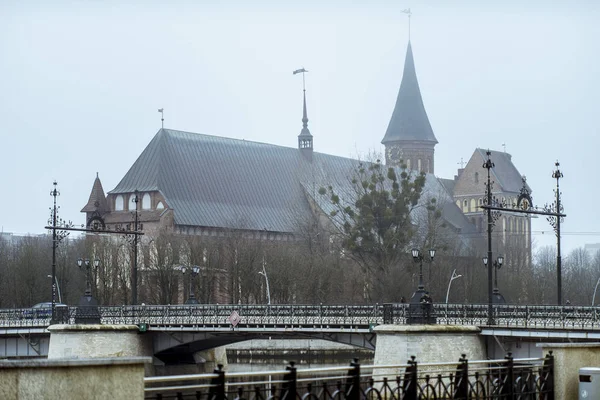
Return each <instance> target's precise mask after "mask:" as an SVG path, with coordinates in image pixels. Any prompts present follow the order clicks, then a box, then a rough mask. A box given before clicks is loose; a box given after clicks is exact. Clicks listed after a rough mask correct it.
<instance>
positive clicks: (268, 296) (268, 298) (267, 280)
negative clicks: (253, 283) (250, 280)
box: [258, 263, 271, 305]
mask: <svg viewBox="0 0 600 400" xmlns="http://www.w3.org/2000/svg"><path fill="white" fill-rule="evenodd" d="M262 268H263V269H262V271H258V273H259V274H261V275H262V276H264V277H265V283H266V285H267V304H268V305H271V289H269V276H268V275H267V270H266V269H265V264H264V263H263V266H262Z"/></svg>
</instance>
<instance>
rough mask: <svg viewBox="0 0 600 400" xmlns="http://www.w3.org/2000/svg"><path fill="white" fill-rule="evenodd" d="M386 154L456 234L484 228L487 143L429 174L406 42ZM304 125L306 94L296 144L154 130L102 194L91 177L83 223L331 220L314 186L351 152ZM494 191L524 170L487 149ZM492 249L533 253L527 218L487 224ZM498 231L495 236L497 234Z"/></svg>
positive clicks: (512, 189)
mask: <svg viewBox="0 0 600 400" xmlns="http://www.w3.org/2000/svg"><path fill="white" fill-rule="evenodd" d="M382 144H383V145H384V146H385V163H386V165H389V166H400V165H403V166H405V167H406V168H407V169H408V170H411V171H417V172H424V173H426V186H425V191H424V192H425V193H431V194H432V195H434V196H435V197H436V199H437V200H438V204H439V206H440V207H441V209H442V218H443V219H444V221H445V222H446V223H447V225H448V226H450V227H451V228H452V229H453V230H454V231H455V232H456V233H459V234H461V235H462V236H463V237H470V238H473V237H479V238H481V237H483V236H484V234H485V230H486V220H485V216H484V213H483V210H482V209H481V208H479V206H480V205H482V204H483V201H484V200H483V199H484V197H485V185H484V183H485V182H486V179H487V170H486V169H484V168H483V167H482V165H483V163H484V162H485V160H486V151H485V150H483V149H475V150H474V151H473V153H472V156H471V158H470V160H469V161H468V162H467V164H466V166H465V167H464V168H461V169H459V170H458V173H457V175H456V176H454V178H453V179H444V178H438V177H436V176H435V146H436V145H437V144H438V140H437V138H436V136H435V134H434V131H433V128H432V126H431V124H430V122H429V118H428V116H427V112H426V110H425V106H424V103H423V99H422V96H421V91H420V89H419V83H418V80H417V73H416V69H415V63H414V58H413V51H412V46H411V43H410V42H409V43H408V47H407V52H406V58H405V63H404V71H403V76H402V81H401V84H400V89H399V92H398V97H397V100H396V105H395V107H394V111H393V113H392V115H391V119H390V122H389V125H388V128H387V130H386V132H385V134H384V135H383V139H382ZM316 148H318V146H315V143H314V138H313V135H312V134H311V132H310V130H309V128H308V113H307V109H306V93H305V94H304V102H303V115H302V128H301V131H300V134H299V135H298V146H297V148H291V147H283V146H277V145H272V144H267V143H259V142H252V141H246V140H237V139H230V138H227V137H219V136H211V135H206V134H199V133H192V132H184V131H179V130H173V129H164V128H163V129H160V130H159V131H158V132H157V133H156V135H155V136H154V138H153V139H152V140H151V141H150V143H149V144H148V145H147V147H146V148H145V149H144V150H143V152H142V153H141V154H140V156H139V157H138V159H137V160H136V161H135V162H134V164H133V165H132V166H131V168H130V169H129V171H127V173H126V174H125V175H124V176H123V178H122V179H121V181H120V182H119V184H118V185H117V186H116V187H115V188H113V189H112V190H110V191H109V192H108V193H107V194H105V192H104V189H103V187H102V184H101V182H100V178H99V177H98V176H96V179H95V181H94V183H93V187H92V191H91V193H90V196H89V201H88V203H87V204H86V205H85V206H84V207H83V209H82V210H81V211H82V212H83V213H85V215H86V221H87V226H88V227H90V226H92V225H93V224H96V225H97V224H101V225H102V226H103V227H105V228H107V229H124V230H130V229H133V228H134V226H133V224H134V221H133V218H132V211H135V210H137V216H138V222H139V225H138V228H141V229H142V230H143V231H144V232H147V233H148V234H151V233H152V232H155V231H157V230H159V229H161V228H166V229H169V230H171V231H173V232H175V233H177V234H182V235H204V236H225V235H226V233H227V232H228V231H231V230H235V231H238V232H243V234H245V235H247V237H250V238H255V239H259V240H272V241H293V240H295V235H296V233H297V232H298V227H299V225H300V224H302V223H303V221H304V220H306V218H307V216H308V217H310V218H314V219H317V220H318V219H324V217H325V219H330V218H331V217H330V214H331V211H332V205H331V204H330V201H329V199H328V198H325V197H324V196H322V195H320V194H319V193H318V191H319V188H321V187H328V186H332V188H333V189H334V191H336V192H337V193H348V190H349V189H350V188H349V186H348V185H349V179H348V177H349V176H351V174H352V171H353V170H354V168H355V167H356V165H357V164H358V160H355V159H351V158H345V157H338V156H334V155H329V154H324V153H320V152H318V151H315V149H316ZM491 158H492V160H493V162H494V163H495V167H494V168H493V169H492V170H491V174H492V180H493V181H494V186H493V188H492V192H493V196H494V197H495V198H497V199H503V200H505V201H507V202H511V201H513V200H515V199H516V197H517V196H518V195H519V190H520V188H521V187H522V185H523V184H524V179H523V178H522V175H521V174H520V173H519V171H518V170H517V168H516V167H515V166H514V164H513V163H512V159H511V156H510V154H507V153H505V152H499V151H492V152H491ZM494 235H495V241H496V242H497V244H495V245H494V246H495V248H494V252H498V251H503V249H504V247H505V246H506V245H509V244H511V243H512V242H511V239H514V240H517V242H518V245H519V246H520V247H521V248H525V249H527V255H526V256H524V258H525V262H526V263H527V264H529V262H530V261H529V260H530V257H531V221H530V219H529V218H528V217H521V216H505V217H503V218H501V219H500V220H499V221H498V222H497V223H496V225H495V232H494ZM496 239H498V240H496Z"/></svg>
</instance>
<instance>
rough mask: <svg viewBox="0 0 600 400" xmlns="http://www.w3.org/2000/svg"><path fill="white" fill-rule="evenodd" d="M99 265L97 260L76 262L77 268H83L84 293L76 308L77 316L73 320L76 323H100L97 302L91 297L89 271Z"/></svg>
mask: <svg viewBox="0 0 600 400" xmlns="http://www.w3.org/2000/svg"><path fill="white" fill-rule="evenodd" d="M99 265H100V260H99V259H97V258H96V259H94V261H90V260H89V259H87V258H86V259H85V260H84V259H82V258H79V259H78V260H77V266H78V267H79V268H80V269H81V268H85V292H84V294H83V296H81V299H80V300H79V306H78V308H77V314H76V318H75V322H76V323H84V324H99V323H100V312H99V311H98V300H96V299H95V298H94V297H93V296H92V283H91V282H92V279H91V269H92V266H93V267H94V268H98V266H99Z"/></svg>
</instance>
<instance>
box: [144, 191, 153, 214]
mask: <svg viewBox="0 0 600 400" xmlns="http://www.w3.org/2000/svg"><path fill="white" fill-rule="evenodd" d="M151 207H152V201H151V199H150V194H149V193H144V196H143V197H142V210H149V209H150V208H151Z"/></svg>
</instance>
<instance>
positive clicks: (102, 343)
mask: <svg viewBox="0 0 600 400" xmlns="http://www.w3.org/2000/svg"><path fill="white" fill-rule="evenodd" d="M48 330H49V331H50V346H49V348H48V359H49V360H52V359H65V358H71V359H73V358H80V359H89V358H107V357H140V356H146V357H152V355H153V347H152V338H151V336H150V335H148V334H144V333H140V331H139V328H138V327H137V325H100V324H85V325H84V324H81V325H51V326H50V327H48ZM146 374H147V375H154V369H153V367H152V366H151V365H147V366H146Z"/></svg>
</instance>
